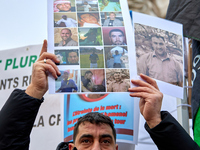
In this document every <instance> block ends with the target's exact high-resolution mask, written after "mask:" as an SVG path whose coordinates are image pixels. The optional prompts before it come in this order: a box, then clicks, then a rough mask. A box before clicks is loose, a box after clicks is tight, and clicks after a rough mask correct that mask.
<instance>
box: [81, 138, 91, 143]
mask: <svg viewBox="0 0 200 150" xmlns="http://www.w3.org/2000/svg"><path fill="white" fill-rule="evenodd" d="M81 143H90V140H88V139H84V140H82V141H81Z"/></svg>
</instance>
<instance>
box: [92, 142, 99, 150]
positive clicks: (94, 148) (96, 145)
mask: <svg viewBox="0 0 200 150" xmlns="http://www.w3.org/2000/svg"><path fill="white" fill-rule="evenodd" d="M91 150H101V145H100V143H99V141H96V142H94V143H93V145H92V149H91Z"/></svg>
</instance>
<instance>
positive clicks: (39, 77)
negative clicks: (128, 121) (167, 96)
mask: <svg viewBox="0 0 200 150" xmlns="http://www.w3.org/2000/svg"><path fill="white" fill-rule="evenodd" d="M46 50H47V42H46V41H45V42H44V44H43V48H42V52H41V56H40V58H39V59H38V60H37V62H36V63H35V64H34V65H33V72H32V80H31V84H30V85H29V86H28V88H27V89H26V91H23V90H19V89H16V90H14V91H13V93H12V94H11V96H10V98H9V99H8V101H7V102H6V104H5V105H4V106H3V108H2V110H1V111H0V122H1V124H0V148H1V150H6V149H20V150H28V148H29V142H30V137H29V136H30V132H31V129H32V127H33V123H34V120H35V117H36V115H37V112H38V110H39V107H40V105H41V103H42V102H43V98H42V97H43V95H44V94H45V93H46V91H47V90H48V80H47V74H46V72H47V71H48V72H49V73H51V74H52V76H53V77H54V78H58V76H59V75H60V74H61V73H60V71H59V69H58V67H57V66H56V65H55V63H59V60H58V59H57V57H56V55H54V54H51V53H46ZM140 77H141V78H142V79H143V80H145V81H146V82H145V81H141V80H132V83H133V84H134V85H136V87H133V88H131V89H129V91H130V92H133V93H131V94H130V96H132V97H140V98H141V99H140V112H141V114H142V115H143V116H144V118H145V120H146V124H145V128H146V130H147V131H148V132H149V133H150V135H151V137H152V138H153V140H154V142H155V143H156V145H157V146H158V149H160V150H166V149H170V150H179V149H187V150H191V149H193V150H199V149H200V148H199V147H198V145H197V144H196V143H195V142H194V141H193V140H192V138H191V137H190V136H189V135H188V134H187V133H186V132H185V130H184V129H183V128H182V127H181V125H180V124H178V122H177V121H176V120H175V119H174V118H173V117H172V116H171V115H170V114H169V113H167V112H160V109H161V104H162V98H163V94H162V93H161V92H160V91H159V89H158V86H157V84H156V81H154V80H153V79H151V78H150V77H148V76H145V75H142V74H141V75H140ZM93 114H94V116H97V117H96V119H101V118H102V121H99V120H98V121H97V122H95V121H94V120H93V117H91V116H93ZM93 114H91V113H89V114H88V115H86V116H85V117H83V118H80V119H79V120H78V123H77V124H76V125H75V127H76V128H75V129H77V130H74V134H75V133H76V134H75V136H74V143H71V144H69V150H73V149H76V148H77V149H78V150H87V149H93V150H97V149H101V150H118V145H117V144H116V141H115V135H116V133H115V130H114V128H112V121H111V122H110V121H109V119H108V117H106V116H103V115H100V114H99V113H93ZM87 116H89V117H87ZM180 143H181V144H180ZM75 147H76V148H75ZM60 150H61V149H60Z"/></svg>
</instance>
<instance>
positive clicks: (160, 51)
mask: <svg viewBox="0 0 200 150" xmlns="http://www.w3.org/2000/svg"><path fill="white" fill-rule="evenodd" d="M151 40H152V47H153V49H154V50H155V53H156V54H157V55H159V56H165V55H166V46H165V42H164V41H163V39H162V38H157V37H152V39H151Z"/></svg>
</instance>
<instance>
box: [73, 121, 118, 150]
mask: <svg viewBox="0 0 200 150" xmlns="http://www.w3.org/2000/svg"><path fill="white" fill-rule="evenodd" d="M74 146H75V147H76V148H77V149H78V150H118V145H117V144H115V139H114V136H113V132H112V128H111V127H110V126H109V125H108V124H104V123H102V124H99V125H97V124H92V123H90V122H87V121H86V122H84V123H81V124H80V125H79V127H78V134H77V136H76V139H75V142H74V145H73V147H74ZM73 147H71V148H70V150H72V149H73Z"/></svg>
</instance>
